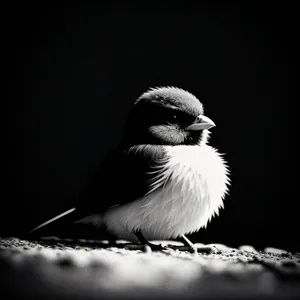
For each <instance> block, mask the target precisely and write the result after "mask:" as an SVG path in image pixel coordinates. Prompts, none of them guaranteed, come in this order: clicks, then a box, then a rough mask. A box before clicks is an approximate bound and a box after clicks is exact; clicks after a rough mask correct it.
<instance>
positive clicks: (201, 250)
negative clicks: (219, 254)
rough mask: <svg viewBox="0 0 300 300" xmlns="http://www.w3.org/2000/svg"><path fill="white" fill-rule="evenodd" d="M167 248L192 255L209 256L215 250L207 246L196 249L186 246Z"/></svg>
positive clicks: (169, 246) (194, 246)
mask: <svg viewBox="0 0 300 300" xmlns="http://www.w3.org/2000/svg"><path fill="white" fill-rule="evenodd" d="M167 247H168V248H170V249H173V250H179V251H183V252H190V253H193V254H197V253H206V254H211V253H213V252H215V250H214V249H213V248H212V247H209V246H203V247H197V246H196V245H188V246H187V245H184V246H176V245H168V246H167Z"/></svg>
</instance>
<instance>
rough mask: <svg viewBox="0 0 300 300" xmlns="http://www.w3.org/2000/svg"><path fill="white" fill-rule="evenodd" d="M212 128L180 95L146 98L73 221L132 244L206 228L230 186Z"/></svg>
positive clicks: (166, 92) (170, 91)
mask: <svg viewBox="0 0 300 300" xmlns="http://www.w3.org/2000/svg"><path fill="white" fill-rule="evenodd" d="M214 125H215V124H214V123H213V122H212V121H211V120H210V119H209V118H207V117H205V116H204V115H203V106H202V104H201V102H200V101H199V100H198V99H197V98H196V97H195V96H194V95H192V94H190V93H188V92H186V91H184V90H182V89H178V88H174V87H164V88H156V89H152V90H150V91H148V92H146V93H144V94H143V95H141V97H139V99H138V100H137V101H136V103H135V107H134V109H133V111H132V113H131V115H130V116H129V119H128V121H127V123H126V127H125V131H124V138H123V141H122V143H121V145H120V146H119V147H118V149H116V151H114V152H113V154H112V155H111V156H109V157H107V158H106V159H105V160H104V162H103V164H102V166H101V167H100V168H99V172H98V174H97V176H95V177H94V180H93V181H92V184H91V185H90V186H89V188H88V190H87V193H86V194H85V195H84V196H83V201H82V202H81V203H80V204H79V206H78V207H77V208H76V210H74V211H75V214H74V213H72V214H73V216H74V217H73V221H75V220H76V222H77V223H83V224H92V225H94V226H95V227H100V226H102V225H105V226H106V228H107V229H108V231H109V232H112V233H113V234H114V235H116V236H117V237H118V238H121V239H127V240H134V239H136V237H137V238H138V239H139V240H140V237H139V236H140V235H141V234H142V236H143V238H145V239H146V240H154V239H170V238H177V237H181V236H184V235H185V234H189V233H192V232H195V231H198V230H199V229H200V228H201V227H206V225H207V222H208V221H209V220H210V219H211V218H212V217H213V216H214V215H215V214H218V211H219V208H221V207H223V199H224V197H225V194H226V193H227V191H228V184H229V178H228V168H227V166H226V164H225V161H224V159H223V158H222V156H221V155H220V154H219V153H218V151H217V150H216V149H214V148H212V147H211V146H209V145H208V135H209V132H208V129H209V128H211V127H213V126H214ZM74 218H75V220H74ZM40 227H42V226H39V227H38V228H40ZM137 233H140V234H137Z"/></svg>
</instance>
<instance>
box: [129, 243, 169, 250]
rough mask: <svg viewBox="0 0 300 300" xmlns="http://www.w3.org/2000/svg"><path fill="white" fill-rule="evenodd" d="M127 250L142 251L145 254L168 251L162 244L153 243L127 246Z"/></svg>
mask: <svg viewBox="0 0 300 300" xmlns="http://www.w3.org/2000/svg"><path fill="white" fill-rule="evenodd" d="M125 249H128V250H140V251H144V252H152V251H163V250H168V248H167V247H164V246H162V245H161V244H159V245H156V244H152V243H146V244H127V245H126V246H125Z"/></svg>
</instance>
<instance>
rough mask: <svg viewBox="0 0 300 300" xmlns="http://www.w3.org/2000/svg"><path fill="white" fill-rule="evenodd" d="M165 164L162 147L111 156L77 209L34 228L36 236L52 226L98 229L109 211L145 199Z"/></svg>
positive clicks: (90, 182) (143, 147)
mask: <svg viewBox="0 0 300 300" xmlns="http://www.w3.org/2000/svg"><path fill="white" fill-rule="evenodd" d="M165 160H166V155H165V151H164V149H163V146H160V145H136V146H132V147H128V148H125V149H124V148H118V149H117V150H116V151H114V152H112V153H110V154H109V155H108V156H107V157H106V159H105V160H104V161H103V162H102V163H101V164H100V166H99V167H98V168H97V169H96V171H95V172H94V173H93V174H92V175H91V177H90V178H89V180H88V184H87V186H86V187H85V189H84V190H83V192H82V193H81V195H80V199H79V202H78V204H77V206H76V207H74V208H72V209H69V210H67V211H66V212H63V213H61V214H59V215H58V216H56V217H54V218H51V219H50V220H48V221H46V222H44V223H43V224H41V225H39V226H37V227H35V228H34V229H32V230H31V232H36V231H39V232H40V230H41V229H44V228H45V227H48V226H49V225H50V224H51V226H53V224H54V223H55V227H56V228H57V227H60V228H61V227H62V226H65V225H66V224H71V223H74V222H75V223H76V221H77V222H79V223H87V224H91V225H96V227H97V226H99V224H101V218H100V217H99V216H101V214H102V213H103V212H105V211H106V210H107V209H108V208H109V207H112V206H115V205H123V204H126V203H129V202H131V201H134V200H136V199H138V198H141V197H143V196H144V195H145V194H147V193H148V192H149V190H150V189H151V182H152V181H151V179H153V178H154V177H156V176H157V174H158V173H159V171H160V170H161V168H162V166H163V164H164V161H165Z"/></svg>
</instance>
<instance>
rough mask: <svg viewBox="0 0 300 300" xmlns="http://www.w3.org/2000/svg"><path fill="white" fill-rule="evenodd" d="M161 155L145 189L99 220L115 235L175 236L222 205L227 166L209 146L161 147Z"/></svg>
mask: <svg viewBox="0 0 300 300" xmlns="http://www.w3.org/2000/svg"><path fill="white" fill-rule="evenodd" d="M164 148H165V150H166V159H164V161H161V162H160V163H161V165H162V166H163V168H162V169H161V172H160V173H158V174H157V175H156V177H155V178H154V180H153V182H152V184H151V190H150V192H149V193H148V194H147V195H145V196H144V197H143V198H140V199H136V200H135V201H133V202H131V203H129V204H126V205H123V206H117V207H113V208H111V209H110V210H108V211H107V213H106V214H105V216H104V221H105V223H106V224H107V227H108V229H109V230H111V231H113V232H114V233H115V234H117V235H118V236H119V237H120V238H123V239H134V235H132V232H133V231H134V230H135V229H140V230H141V231H142V233H143V235H144V236H145V237H146V238H147V239H150V240H151V239H168V238H176V237H178V236H179V235H181V234H188V233H191V232H194V231H197V230H199V229H200V228H201V227H205V226H206V224H207V222H208V221H209V220H210V219H211V218H212V216H213V215H214V214H215V213H216V214H218V210H219V208H220V207H222V206H223V197H224V196H225V193H226V191H227V184H228V183H229V180H228V177H227V174H228V171H227V168H226V165H225V164H224V161H223V159H222V158H221V157H220V155H219V154H218V153H217V152H216V150H214V149H213V148H211V147H210V146H207V145H203V146H201V147H200V146H165V147H164Z"/></svg>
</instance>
